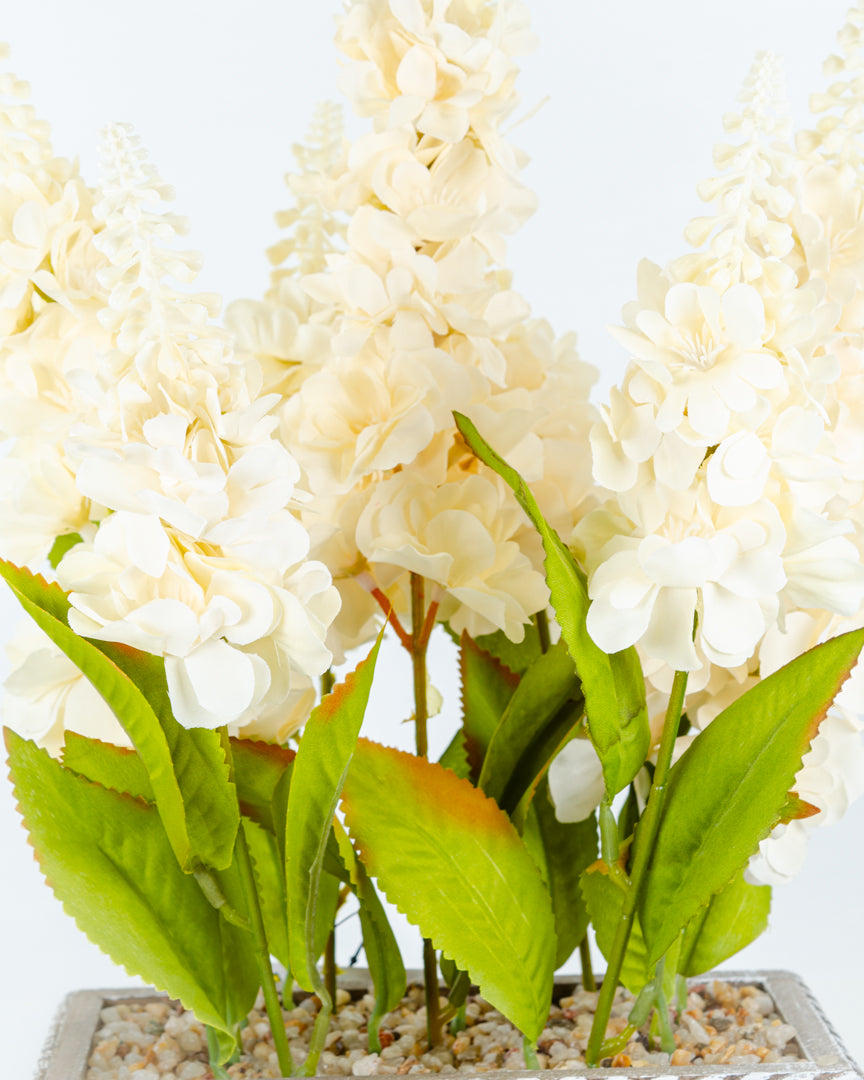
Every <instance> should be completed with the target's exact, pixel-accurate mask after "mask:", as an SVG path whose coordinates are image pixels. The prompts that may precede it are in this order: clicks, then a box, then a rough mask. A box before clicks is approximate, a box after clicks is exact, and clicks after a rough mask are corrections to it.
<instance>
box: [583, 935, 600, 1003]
mask: <svg viewBox="0 0 864 1080" xmlns="http://www.w3.org/2000/svg"><path fill="white" fill-rule="evenodd" d="M579 959H580V960H581V961H582V989H583V990H588V991H589V992H592V991H594V990H596V989H597V982H596V980H595V978H594V968H593V967H592V966H591V944H590V942H589V941H588V935H587V934H586V935H585V937H583V938H582V940H581V941H580V942H579Z"/></svg>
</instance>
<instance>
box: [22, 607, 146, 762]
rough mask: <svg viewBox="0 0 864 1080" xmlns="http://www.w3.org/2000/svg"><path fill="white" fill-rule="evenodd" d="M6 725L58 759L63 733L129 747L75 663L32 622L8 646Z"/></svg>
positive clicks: (122, 731) (117, 722) (117, 724)
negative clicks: (72, 732) (75, 733)
mask: <svg viewBox="0 0 864 1080" xmlns="http://www.w3.org/2000/svg"><path fill="white" fill-rule="evenodd" d="M6 653H7V656H8V659H9V662H10V666H11V673H10V674H9V675H8V676H7V678H6V681H5V682H4V683H3V690H4V696H3V721H4V723H6V724H8V725H9V727H10V728H12V730H13V731H16V732H17V733H18V734H19V735H22V736H23V737H24V738H26V739H33V740H34V742H35V743H36V745H37V746H41V747H42V748H43V749H45V750H47V751H48V752H49V753H50V754H52V755H53V756H54V757H59V756H60V754H61V752H62V750H63V742H64V732H66V731H74V732H77V733H78V734H79V735H86V736H87V737H88V738H90V739H99V740H100V741H102V742H109V743H114V744H115V745H117V746H125V747H131V745H132V743H131V742H130V740H129V736H128V735H127V734H126V732H125V731H124V730H123V728H122V727H121V726H120V723H119V721H118V720H117V718H116V716H115V715H114V713H113V712H112V711H111V710H110V709H109V708H108V706H107V705H106V704H105V701H104V700H103V699H102V697H101V696H100V695H99V694H98V693H97V691H96V690H95V689H94V687H93V685H92V683H90V681H89V680H88V679H86V678H85V677H84V676H83V675H82V674H81V672H80V670H79V669H78V668H77V667H76V666H75V665H74V664H73V663H72V661H71V660H70V659H69V658H68V657H67V656H66V654H65V653H63V652H61V651H60V649H58V648H57V646H56V645H54V643H53V642H52V641H51V639H50V638H49V637H47V636H46V635H45V634H43V633H42V631H41V630H40V629H39V628H38V627H37V626H36V625H35V624H34V623H32V622H30V620H29V619H28V620H27V622H26V623H24V624H22V625H21V626H20V627H19V629H18V631H17V633H16V635H15V637H14V638H13V639H12V641H11V642H10V643H9V644H8V645H7V647H6Z"/></svg>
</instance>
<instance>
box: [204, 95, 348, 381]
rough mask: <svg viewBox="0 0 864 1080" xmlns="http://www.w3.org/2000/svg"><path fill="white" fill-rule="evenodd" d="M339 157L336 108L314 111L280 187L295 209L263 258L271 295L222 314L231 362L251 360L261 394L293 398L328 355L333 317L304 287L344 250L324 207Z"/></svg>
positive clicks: (339, 224)
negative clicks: (306, 280)
mask: <svg viewBox="0 0 864 1080" xmlns="http://www.w3.org/2000/svg"><path fill="white" fill-rule="evenodd" d="M345 152H346V141H345V137H344V134H343V124H342V110H341V108H340V107H339V106H338V105H336V104H334V103H333V102H326V101H325V102H321V103H319V105H318V106H317V107H316V109H315V113H314V116H313V119H312V124H311V125H310V129H309V131H308V133H307V136H306V139H305V141H304V142H302V143H296V144H295V145H294V147H293V154H294V159H295V162H296V165H297V171H296V172H293V173H289V174H288V175H287V176H286V178H285V179H286V182H287V184H288V187H289V189H290V190H291V193H292V196H293V199H294V205H293V206H292V207H290V208H289V209H288V210H283V211H280V212H279V213H277V215H276V221H277V223H278V224H279V226H280V227H281V228H283V229H285V230H286V234H285V235H284V236H283V238H282V239H281V240H280V241H279V242H278V243H276V244H273V245H272V247H270V248H269V249H268V251H267V255H268V258H269V259H270V262H271V263H272V264H273V270H272V272H271V274H270V288H269V289H268V290H267V292H266V293H265V295H264V298H263V299H262V300H234V301H233V302H232V303H231V304H229V305H228V307H227V308H226V311H225V323H226V326H227V327H228V329H229V330H230V331H231V333H232V334H233V336H234V339H235V345H236V349H237V355H238V356H239V357H244V356H245V357H248V358H250V359H254V361H255V363H256V364H257V365H258V366H259V367H260V369H261V372H262V375H263V379H264V389H265V390H267V391H271V390H272V391H276V392H278V393H280V394H283V395H288V394H290V393H292V392H293V391H294V390H295V389H296V388H297V386H299V384H300V382H301V381H302V380H303V379H304V378H306V377H307V376H308V375H310V374H311V373H312V372H314V371H315V370H316V369H317V367H318V366H319V365H320V364H321V363H323V361H324V359H325V357H326V356H327V355H328V354H329V352H330V338H331V336H332V329H331V321H332V314H331V312H330V309H329V308H328V307H326V306H325V305H322V304H319V303H318V302H317V301H316V300H314V299H313V298H312V297H311V296H310V295H309V294H308V293H307V292H306V290H305V289H303V287H302V281H303V278H304V277H305V276H306V275H307V274H313V273H318V272H320V271H321V270H324V269H325V268H326V265H327V264H326V258H327V256H328V255H330V254H332V253H334V252H336V251H339V250H342V249H343V248H344V246H345V231H346V224H345V218H344V215H340V214H339V213H338V211H336V209H335V208H334V207H333V206H332V205H331V204H330V202H329V201H328V180H329V179H330V178H331V177H333V176H335V175H339V174H340V173H341V172H342V171H343V170H344V167H345V160H344V159H345Z"/></svg>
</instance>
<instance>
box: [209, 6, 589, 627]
mask: <svg viewBox="0 0 864 1080" xmlns="http://www.w3.org/2000/svg"><path fill="white" fill-rule="evenodd" d="M337 44H338V45H339V47H340V48H341V49H342V50H343V52H345V53H346V54H347V56H348V58H349V63H348V65H347V67H346V69H345V78H344V89H345V91H346V93H347V94H348V97H349V98H350V100H351V103H352V105H353V106H354V108H355V110H356V111H357V112H358V113H359V114H360V115H362V116H367V117H371V118H372V122H373V129H372V131H370V132H369V133H367V134H364V135H362V136H361V137H360V138H358V139H357V140H356V141H355V142H354V143H353V145H351V146H350V147H348V149H347V152H346V153H345V154H344V155H343V156H342V157H341V158H340V157H339V155H337V154H331V155H330V156H329V157H328V158H320V157H319V160H320V168H319V173H318V187H317V198H318V199H319V201H320V202H321V203H322V204H323V206H324V207H326V208H327V209H328V210H329V211H330V213H331V215H334V216H336V217H339V216H341V217H342V218H343V219H345V220H346V221H347V228H346V231H345V242H346V249H345V250H344V251H338V250H334V249H333V245H325V244H317V245H316V244H314V243H310V242H309V241H310V236H309V233H308V231H307V225H308V222H309V220H310V218H309V216H308V215H306V216H303V215H302V214H300V213H299V210H298V213H297V214H295V215H294V216H292V217H290V218H287V219H285V218H283V220H287V223H288V224H289V225H290V226H291V227H292V229H293V230H294V235H295V237H296V235H297V229H298V225H302V228H303V234H302V239H303V242H304V245H305V246H308V247H310V248H311V249H315V250H317V251H324V250H325V247H326V250H327V254H326V259H325V262H326V266H322V267H321V268H320V269H319V270H318V271H317V272H314V273H306V272H304V271H305V270H306V264H304V262H303V261H302V260H295V267H294V268H293V269H294V272H293V273H288V272H286V270H285V269H280V270H279V271H277V274H278V275H279V276H278V278H277V279H276V280H275V281H274V287H273V289H272V290H271V294H270V296H269V298H268V301H267V303H268V305H269V306H268V308H267V311H268V317H269V318H270V319H274V320H275V319H277V318H288V319H292V318H293V317H294V316H296V315H297V313H298V304H297V301H296V296H297V289H298V286H299V289H300V290H302V293H304V294H305V296H306V298H307V299H306V301H304V303H305V304H306V307H305V313H306V324H305V326H306V329H307V330H308V331H309V332H310V333H315V334H316V335H317V336H318V337H317V340H318V344H319V348H318V349H317V352H316V354H315V355H314V356H312V357H309V356H308V353H307V357H308V358H307V359H306V362H305V363H304V364H303V365H302V369H301V371H300V372H299V373H298V372H294V373H293V374H292V375H291V379H290V382H289V384H287V386H286V385H285V384H283V387H284V388H285V389H286V401H285V405H284V408H283V412H282V425H281V433H282V439H283V441H284V443H285V444H286V445H287V446H288V447H289V448H290V449H291V451H292V453H294V454H295V455H296V457H297V460H298V461H299V463H300V465H301V467H302V470H303V481H304V483H305V484H306V486H307V487H308V488H309V490H310V491H311V492H312V493H313V496H314V500H313V503H312V505H311V507H310V509H309V511H308V513H307V515H306V517H305V521H306V523H307V524H308V526H309V528H310V531H311V533H312V535H313V539H314V543H315V547H314V550H315V553H316V554H317V555H318V557H320V558H321V559H322V560H323V561H324V562H326V563H327V565H328V566H329V567H330V568H331V569H332V571H333V573H334V578H335V579H336V580H337V584H338V585H339V587H340V590H341V591H342V595H343V601H344V602H343V610H342V614H341V615H340V618H339V621H338V630H339V641H338V644H339V645H341V646H342V647H347V646H350V645H353V644H357V643H359V641H361V640H362V639H363V638H364V637H365V636H368V634H369V633H370V630H371V628H372V627H373V626H374V623H375V618H376V610H377V609H376V606H375V603H374V601H372V600H371V598H370V590H374V591H376V593H378V595H379V596H381V595H384V594H386V597H387V600H388V602H389V603H392V604H393V605H394V606H395V608H396V609H397V610H404V608H405V606H406V603H407V599H406V598H407V596H408V592H409V590H408V589H407V587H406V584H405V582H406V580H407V575H408V573H415V574H419V575H422V576H423V577H424V578H426V579H427V580H428V581H429V582H431V583H433V585H434V586H437V589H438V595H439V599H440V617H441V618H443V619H447V620H448V621H449V623H450V625H451V626H452V628H453V629H454V630H455V631H457V632H459V631H461V630H463V629H467V630H468V631H469V632H470V633H472V634H474V635H477V634H483V633H485V632H488V631H491V630H495V629H501V630H504V631H505V633H506V634H507V635H508V636H510V637H511V638H512V639H513V640H521V638H522V636H523V634H524V625H525V623H526V622H527V620H528V619H529V617H530V616H531V615H532V614H533V613H535V612H537V611H540V610H542V609H545V607H546V605H547V601H548V592H547V589H546V585H545V583H544V580H543V574H542V566H541V561H540V557H539V547H538V545H537V543H536V540H535V539H534V537H533V536H532V535H531V533H530V531H529V529H528V527H527V523H526V521H525V519H524V516H523V515H522V514H521V512H520V511H519V510H518V508H517V506H516V503H515V501H514V500H513V497H512V495H511V493H510V491H509V489H507V487H506V485H504V484H503V483H502V482H501V481H500V480H499V479H498V478H497V477H496V476H494V475H493V474H492V473H491V472H487V471H486V470H485V469H481V467H480V466H479V465H478V464H477V462H476V459H474V458H473V456H472V455H471V454H470V453H469V452H468V451H467V448H466V447H465V446H464V444H463V443H462V441H461V438H460V437H459V435H458V433H457V431H456V429H455V426H454V422H453V417H452V413H453V411H454V410H457V409H458V410H460V411H464V412H466V413H468V415H470V416H471V417H472V418H473V419H474V420H475V422H476V423H477V424H478V425H479V427H480V428H481V430H482V431H483V433H484V435H486V436H487V437H488V438H489V439H490V440H492V441H493V442H494V443H495V445H496V446H497V447H498V448H499V449H500V450H501V451H502V452H503V453H505V454H507V455H509V457H510V460H512V461H513V462H514V464H516V465H517V466H518V467H520V468H521V469H522V470H523V472H524V474H525V475H526V477H527V478H528V479H529V480H530V481H531V482H532V484H534V485H536V486H537V490H538V493H539V495H540V498H541V501H542V502H543V505H544V509H545V510H546V512H547V513H548V514H549V516H550V518H552V519H553V520H554V522H555V524H556V525H558V526H559V527H561V528H563V529H564V531H565V532H568V533H569V532H570V530H571V529H572V527H573V525H574V523H575V521H576V520H578V518H579V516H581V514H582V513H583V512H584V507H585V504H586V498H587V497H588V495H589V492H590V489H591V478H590V471H589V464H588V461H587V455H586V454H585V452H584V447H585V444H586V433H587V428H588V426H589V425H590V422H591V420H592V419H593V416H594V414H593V411H592V409H591V407H590V406H589V405H588V401H587V394H588V388H589V387H590V384H591V382H592V381H593V378H594V372H593V369H591V368H589V367H588V366H587V365H585V364H584V363H582V362H581V361H580V360H579V359H578V357H577V355H576V353H575V350H574V347H573V341H572V338H571V337H567V338H564V339H562V340H559V341H556V340H555V338H554V336H553V334H552V331H551V329H550V328H549V326H548V325H547V324H546V323H545V322H543V321H540V320H536V319H531V318H530V312H529V309H528V305H527V304H526V302H525V301H524V300H523V299H522V297H521V296H519V295H518V293H516V292H515V291H513V290H512V288H511V287H510V274H509V273H508V272H507V271H505V270H503V269H501V268H500V264H501V262H502V260H503V258H504V254H505V239H504V238H505V236H506V235H508V234H510V233H512V232H513V231H515V230H516V229H517V228H518V227H519V226H520V225H521V224H522V223H523V222H524V221H525V219H526V218H527V217H528V216H529V214H530V213H531V212H532V211H533V209H534V198H533V196H532V195H531V193H530V192H529V191H528V190H527V189H526V188H525V187H524V185H523V183H522V181H521V180H520V178H519V167H520V165H521V163H522V158H521V156H520V155H519V154H518V152H517V151H515V150H514V149H513V148H512V147H511V146H510V145H509V144H508V143H507V142H506V140H505V139H504V138H503V137H502V135H501V131H500V127H501V123H502V121H503V120H504V119H505V118H506V117H507V116H509V115H510V114H511V113H512V111H513V109H514V108H515V106H516V101H517V99H516V97H515V94H514V92H513V87H514V82H515V77H516V72H517V68H516V64H515V62H514V59H513V58H514V56H515V55H517V54H518V53H519V52H522V51H525V50H526V49H527V48H528V47H530V46H531V44H532V39H531V36H530V34H529V33H528V28H527V15H526V12H525V9H524V7H523V5H521V4H518V3H514V2H512V0H506V2H503V3H500V4H496V5H491V4H487V3H474V2H464V0H460V2H455V0H454V2H453V3H449V4H446V3H445V4H441V3H434V4H433V3H432V2H431V0H424V2H421V0H413V2H409V3H386V2H383V0H373V2H369V0H364V2H354V3H351V4H350V5H349V6H348V10H347V12H346V14H345V16H344V18H343V19H342V20H341V22H340V25H339V29H338V33H337ZM318 142H319V144H322V145H323V144H324V143H325V142H326V140H321V139H320V137H319V138H318ZM329 144H330V145H332V146H334V147H335V140H332V139H331V140H329ZM309 160H310V158H309V155H303V156H302V159H301V166H303V167H304V172H303V173H302V174H301V176H300V177H299V179H295V180H294V181H293V184H292V186H293V188H294V190H295V191H300V192H302V193H306V192H309V191H310V190H312V189H313V187H314V184H313V181H312V178H311V177H310V176H309V175H308V170H307V168H306V167H307V165H308V161H309ZM298 206H299V204H298ZM332 221H333V217H330V218H326V219H325V220H324V221H323V224H322V231H324V230H326V236H332V235H334V233H335V229H334V227H333V225H332ZM325 240H326V237H325ZM283 250H284V251H285V252H287V253H289V254H293V253H294V252H295V251H296V250H297V243H296V242H289V243H288V245H287V246H286V247H284V248H277V249H276V251H277V257H278V255H281V254H282V252H283ZM289 312H290V313H289ZM229 317H230V323H229V325H231V328H232V330H234V332H235V333H236V334H237V335H238V337H239V338H240V339H241V340H243V341H246V342H248V343H249V344H250V347H251V351H252V352H253V353H255V354H256V355H259V356H260V355H261V354H262V353H264V352H266V351H267V350H266V346H264V345H263V342H262V344H260V345H258V346H257V347H256V345H255V337H256V330H255V328H254V326H253V323H254V320H255V319H256V318H258V319H261V318H263V317H264V311H263V309H262V306H261V305H252V304H250V303H249V302H244V306H243V307H242V308H241V307H238V306H237V305H233V306H232V308H231V309H230V311H229ZM263 336H264V335H263V334H260V333H259V338H260V337H263ZM283 356H285V359H286V360H294V359H295V358H296V357H297V354H296V353H295V354H293V355H291V356H290V357H289V356H288V355H286V350H284V349H283ZM478 470H480V471H478Z"/></svg>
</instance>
